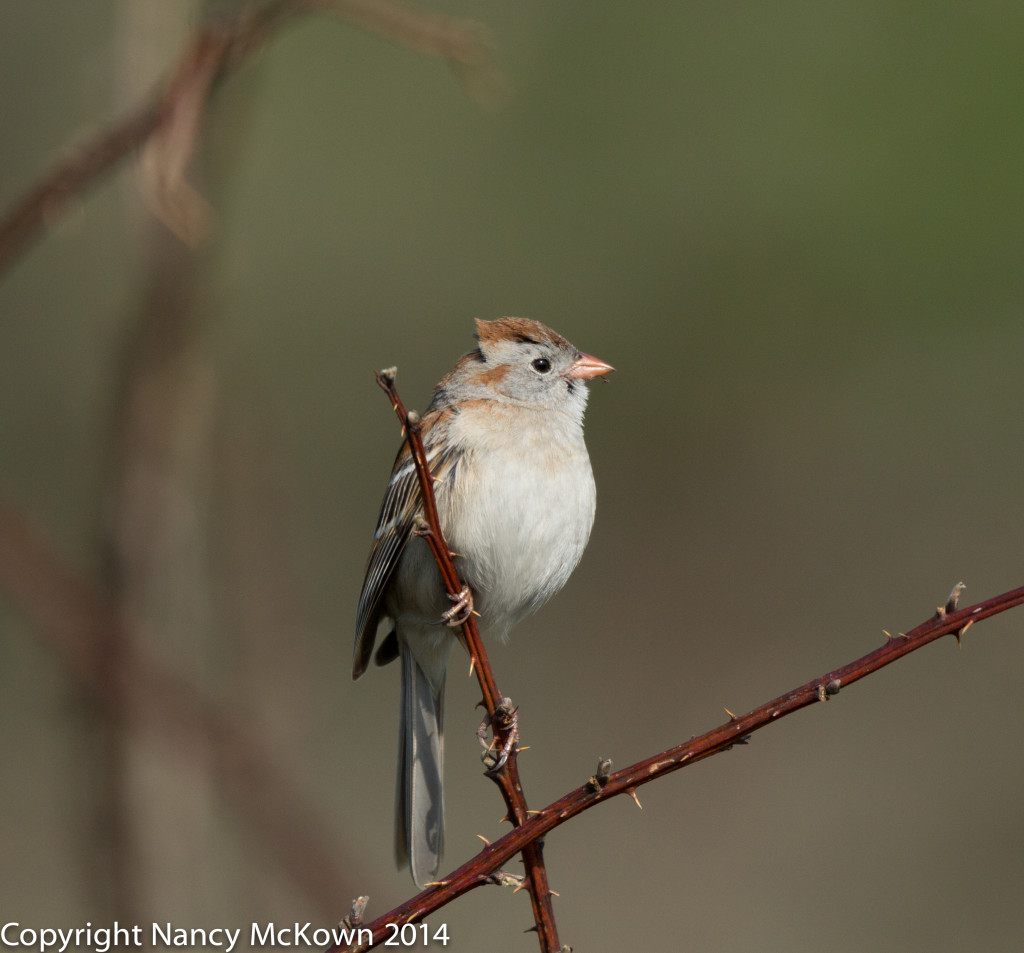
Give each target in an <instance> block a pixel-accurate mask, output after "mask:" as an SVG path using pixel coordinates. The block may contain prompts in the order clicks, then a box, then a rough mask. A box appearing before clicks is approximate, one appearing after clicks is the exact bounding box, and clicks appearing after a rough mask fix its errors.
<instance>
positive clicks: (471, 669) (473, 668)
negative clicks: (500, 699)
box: [469, 655, 483, 705]
mask: <svg viewBox="0 0 1024 953" xmlns="http://www.w3.org/2000/svg"><path fill="white" fill-rule="evenodd" d="M475 671H476V656H475V655H471V656H470V657H469V677H470V678H472V677H473V673H474V672H475ZM480 704H481V705H482V704H483V702H480Z"/></svg>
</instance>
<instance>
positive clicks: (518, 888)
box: [512, 878, 537, 933]
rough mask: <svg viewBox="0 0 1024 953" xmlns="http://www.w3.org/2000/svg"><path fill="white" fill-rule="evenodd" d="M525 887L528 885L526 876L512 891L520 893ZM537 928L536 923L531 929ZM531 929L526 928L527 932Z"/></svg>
mask: <svg viewBox="0 0 1024 953" xmlns="http://www.w3.org/2000/svg"><path fill="white" fill-rule="evenodd" d="M525 887H526V879H525V878H524V879H523V880H522V881H521V882H520V883H518V884H516V889H515V890H513V891H512V893H519V891H520V890H522V889H524V888H525ZM536 929H537V927H536V925H534V926H532V927H530V930H536ZM530 930H526V931H525V932H526V933H529V932H530Z"/></svg>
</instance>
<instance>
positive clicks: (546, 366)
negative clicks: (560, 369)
mask: <svg viewBox="0 0 1024 953" xmlns="http://www.w3.org/2000/svg"><path fill="white" fill-rule="evenodd" d="M530 367H532V368H533V369H534V370H535V371H536V372H537V373H538V374H546V373H547V372H548V371H550V370H551V361H549V360H548V359H547V358H546V357H538V358H536V359H535V360H533V361H530Z"/></svg>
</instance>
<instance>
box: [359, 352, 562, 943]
mask: <svg viewBox="0 0 1024 953" xmlns="http://www.w3.org/2000/svg"><path fill="white" fill-rule="evenodd" d="M395 373H396V370H395V368H389V369H388V370H385V371H380V372H379V373H378V374H377V383H378V384H379V385H380V386H381V388H383V390H384V392H385V393H386V394H387V395H388V398H389V399H390V401H391V406H392V407H393V408H394V410H395V413H396V414H397V415H398V419H399V420H400V421H401V423H402V432H403V434H404V435H405V439H406V441H407V442H408V444H409V451H410V452H411V453H412V458H413V461H414V462H415V464H416V475H417V477H418V479H419V484H420V498H421V499H422V500H423V510H424V520H425V522H426V529H425V531H424V533H423V535H424V536H425V538H426V540H427V542H428V544H429V545H430V549H431V551H432V552H433V554H434V559H435V560H436V561H437V565H438V568H439V569H440V571H441V578H442V579H443V580H444V584H445V588H446V589H447V590H448V595H449V596H451V597H452V598H458V597H459V596H460V595H461V593H462V589H463V586H462V582H461V580H460V579H459V574H458V570H456V568H455V562H454V561H453V559H452V553H451V550H449V549H448V544H447V543H446V542H445V540H444V535H443V534H442V532H441V522H440V519H439V518H438V514H437V504H436V502H435V500H434V481H433V477H432V476H431V474H430V466H429V464H428V463H427V455H426V452H425V451H424V449H423V440H422V438H421V437H420V418H419V415H418V414H416V413H415V412H411V411H408V410H406V409H405V405H404V404H403V403H402V398H401V397H399V396H398V391H397V390H396V389H395ZM462 638H463V641H464V643H465V645H466V649H467V651H468V652H469V657H470V660H471V667H472V670H473V671H474V672H475V673H476V676H477V680H478V681H479V683H480V691H481V692H482V693H483V702H484V707H485V708H486V710H487V716H488V718H489V719H490V725H491V728H492V731H493V733H494V747H496V748H497V749H498V750H499V751H500V752H501V755H500V757H499V759H498V760H497V762H496V763H495V764H494V765H493V766H492V767H491V769H490V770H488V772H487V774H488V776H489V777H490V778H492V779H493V780H494V782H495V783H496V784H497V785H498V787H499V789H500V790H501V794H502V797H503V798H504V800H505V807H506V809H507V811H508V818H509V820H510V821H511V822H512V824H513V826H514V827H517V828H518V827H521V826H522V825H523V824H525V823H526V821H527V819H528V818H529V816H530V815H529V810H528V808H527V806H526V796H525V795H524V794H523V788H522V784H521V783H520V781H519V766H518V762H517V760H516V753H517V752H516V747H517V746H516V739H517V737H518V730H519V729H518V725H517V723H516V717H515V712H514V711H511V712H510V711H509V707H508V702H507V700H506V699H504V698H503V696H502V694H501V692H500V691H499V690H498V683H497V681H496V680H495V678H494V672H493V671H492V669H491V663H490V661H489V660H488V658H487V651H486V649H485V648H484V644H483V640H482V639H481V638H480V629H479V627H478V626H477V624H476V618H475V617H474V616H473V614H472V613H470V614H469V615H468V616H467V617H466V619H465V621H464V622H463V623H462ZM517 853H518V851H517ZM522 854H523V862H524V864H525V866H526V880H525V881H524V884H523V886H524V887H526V889H528V890H529V893H530V902H531V904H532V905H533V916H534V923H535V924H536V929H537V934H538V938H539V940H540V944H541V950H542V951H545V953H558V951H559V949H560V945H559V942H558V928H557V927H556V925H555V913H554V909H553V907H552V904H551V888H550V887H549V886H548V875H547V869H546V868H545V866H544V855H543V848H542V846H541V844H540V842H539V841H537V840H536V839H534V840H531V841H530V843H528V844H526V845H524V847H523V850H522Z"/></svg>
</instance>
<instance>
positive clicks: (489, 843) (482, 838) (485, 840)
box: [476, 834, 491, 847]
mask: <svg viewBox="0 0 1024 953" xmlns="http://www.w3.org/2000/svg"><path fill="white" fill-rule="evenodd" d="M476 836H477V837H479V838H480V840H482V841H483V842H484V843H485V844H486V845H487V846H488V847H490V846H491V842H490V841H489V840H488V839H487V838H486V837H484V835H483V834H477V835H476Z"/></svg>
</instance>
